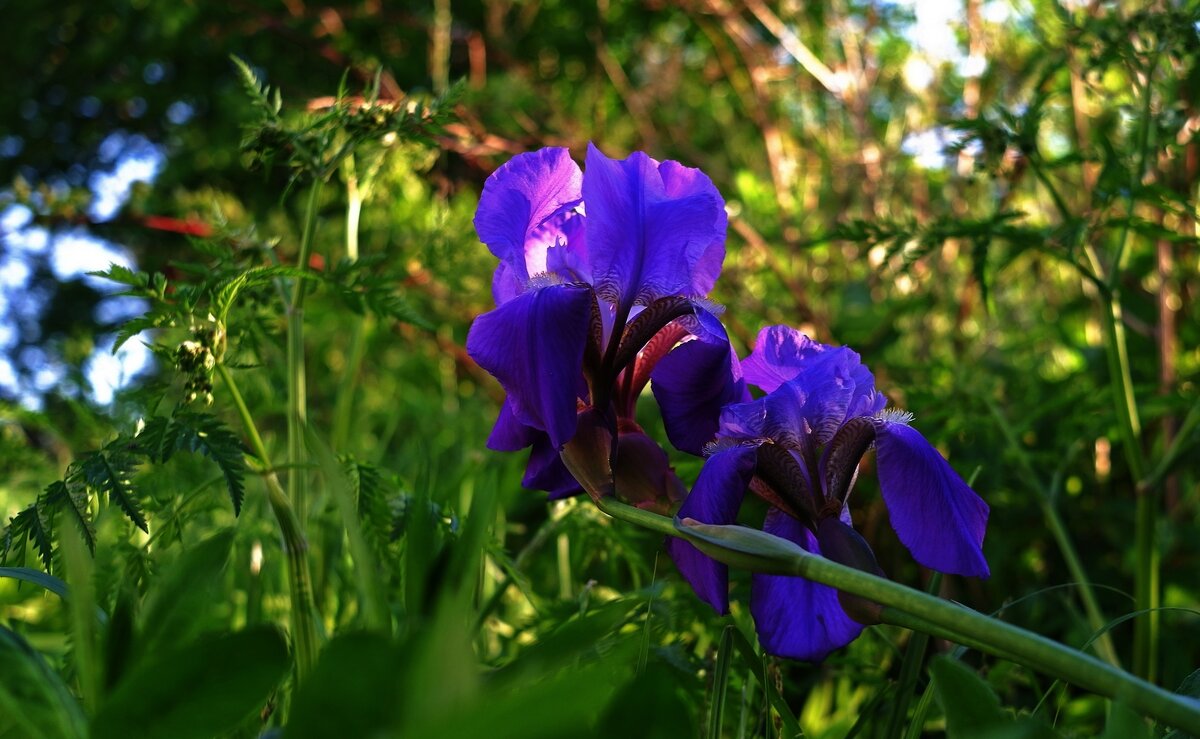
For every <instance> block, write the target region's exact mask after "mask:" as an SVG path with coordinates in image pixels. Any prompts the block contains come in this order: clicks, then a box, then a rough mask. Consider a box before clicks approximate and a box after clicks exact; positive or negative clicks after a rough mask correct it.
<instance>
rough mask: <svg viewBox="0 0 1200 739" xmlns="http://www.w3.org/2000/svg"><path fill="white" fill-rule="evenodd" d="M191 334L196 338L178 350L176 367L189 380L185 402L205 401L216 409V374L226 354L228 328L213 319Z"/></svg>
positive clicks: (185, 390)
mask: <svg viewBox="0 0 1200 739" xmlns="http://www.w3.org/2000/svg"><path fill="white" fill-rule="evenodd" d="M191 330H192V338H190V339H188V340H187V341H184V342H182V343H180V345H179V347H178V348H176V350H175V367H176V368H177V369H178V370H179V371H180V372H182V373H183V374H184V375H185V376H186V377H187V381H186V382H185V383H184V386H183V390H184V402H185V403H188V404H191V403H195V402H197V401H199V400H203V401H204V404H205V405H212V402H213V394H212V391H213V371H214V370H215V369H216V367H217V362H218V361H219V360H220V359H221V357H222V356H224V354H225V326H224V325H223V324H222V323H221V322H219V321H217V320H216V319H215V318H214V317H213V316H211V315H210V316H209V317H208V320H207V321H205V322H204V323H202V324H200V325H194V326H192V329H191Z"/></svg>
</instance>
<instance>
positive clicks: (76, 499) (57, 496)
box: [43, 480, 96, 553]
mask: <svg viewBox="0 0 1200 739" xmlns="http://www.w3.org/2000/svg"><path fill="white" fill-rule="evenodd" d="M43 505H44V506H45V507H46V508H48V509H49V510H52V511H55V512H57V511H59V510H65V511H66V512H67V515H68V517H69V518H70V519H71V520H72V521H73V522H74V523H75V526H76V527H77V528H78V529H79V535H80V537H82V538H83V541H84V543H85V544H87V547H88V551H90V552H93V553H94V552H95V551H96V527H95V525H94V524H93V523H92V513H91V510H89V507H88V494H87V488H85V487H84V486H82V485H70V484H68V483H67V481H66V480H57V481H55V482H52V483H50V485H49V486H48V487H47V488H46V491H45V493H43Z"/></svg>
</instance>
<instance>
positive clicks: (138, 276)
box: [88, 264, 150, 288]
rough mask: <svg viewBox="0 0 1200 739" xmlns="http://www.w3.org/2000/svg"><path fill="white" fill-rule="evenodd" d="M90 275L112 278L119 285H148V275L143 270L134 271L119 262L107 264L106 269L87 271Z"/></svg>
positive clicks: (137, 286)
mask: <svg viewBox="0 0 1200 739" xmlns="http://www.w3.org/2000/svg"><path fill="white" fill-rule="evenodd" d="M88 274H89V275H91V276H92V277H99V278H101V279H105V280H112V281H113V282H116V283H119V284H121V285H128V286H129V287H136V288H146V287H149V285H150V275H148V274H146V273H145V272H136V271H134V270H132V269H129V268H128V267H124V266H122V265H120V264H112V265H109V267H108V269H102V270H96V271H94V272H88Z"/></svg>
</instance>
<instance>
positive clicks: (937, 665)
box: [929, 655, 1012, 739]
mask: <svg viewBox="0 0 1200 739" xmlns="http://www.w3.org/2000/svg"><path fill="white" fill-rule="evenodd" d="M929 672H930V674H931V675H932V676H933V687H934V690H935V691H936V695H937V701H938V705H940V706H941V707H942V712H943V713H945V714H946V736H948V737H949V738H950V739H960V738H961V739H970V737H973V736H976V735H978V733H979V732H980V731H983V730H985V729H991V728H994V727H999V726H1003V725H1005V724H1009V723H1012V718H1011V717H1010V716H1007V715H1006V714H1005V713H1004V711H1003V710H1001V708H1000V699H999V698H997V697H996V694H995V693H994V692H992V689H991V687H990V686H989V685H988V684H987V683H986V682H984V681H983V678H981V677H979V675H977V674H975V671H974V670H972V669H971V668H969V667H967V666H966V665H964V664H963V663H961V662H959V661H957V660H953V659H950V658H949V657H946V656H944V655H942V656H938V657H936V658H935V659H934V660H933V661H932V662H931V663H930V665H929Z"/></svg>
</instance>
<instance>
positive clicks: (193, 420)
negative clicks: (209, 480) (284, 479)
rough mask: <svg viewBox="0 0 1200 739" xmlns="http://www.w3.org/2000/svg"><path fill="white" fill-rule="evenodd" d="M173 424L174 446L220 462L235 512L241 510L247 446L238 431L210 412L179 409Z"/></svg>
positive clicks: (244, 490)
mask: <svg viewBox="0 0 1200 739" xmlns="http://www.w3.org/2000/svg"><path fill="white" fill-rule="evenodd" d="M172 424H173V425H174V426H175V429H176V431H175V441H174V444H173V446H174V448H175V449H186V450H188V451H190V452H196V453H199V454H203V455H204V456H206V457H208V458H209V459H211V460H212V461H214V462H216V463H217V466H218V467H220V468H221V473H222V474H223V475H224V476H225V487H226V489H227V490H228V491H229V499H230V500H231V501H232V502H233V512H234V513H235V514H241V512H242V500H243V499H244V498H245V493H246V484H245V480H246V456H245V454H246V450H245V448H244V447H243V446H242V442H241V440H240V439H239V438H238V437H237V434H235V433H233V431H232V430H231V429H230V428H229V427H228V426H226V425H225V423H224V422H222V421H221V419H219V418H217V417H216V416H213V415H210V414H208V413H179V414H177V415H176V416H175V418H174V419H172ZM143 433H145V432H144V431H143ZM167 456H169V453H168V454H167ZM164 461H165V459H164Z"/></svg>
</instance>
